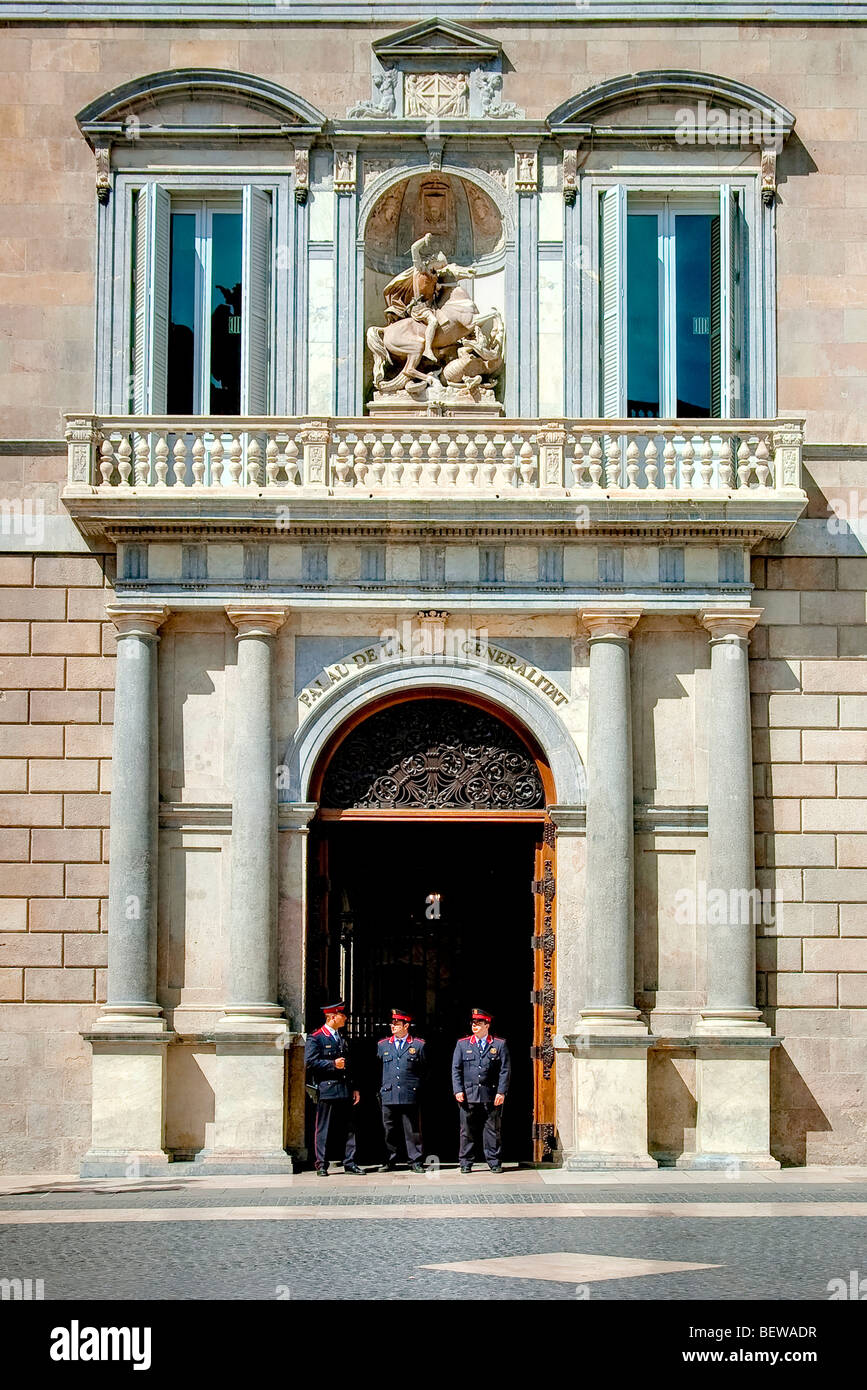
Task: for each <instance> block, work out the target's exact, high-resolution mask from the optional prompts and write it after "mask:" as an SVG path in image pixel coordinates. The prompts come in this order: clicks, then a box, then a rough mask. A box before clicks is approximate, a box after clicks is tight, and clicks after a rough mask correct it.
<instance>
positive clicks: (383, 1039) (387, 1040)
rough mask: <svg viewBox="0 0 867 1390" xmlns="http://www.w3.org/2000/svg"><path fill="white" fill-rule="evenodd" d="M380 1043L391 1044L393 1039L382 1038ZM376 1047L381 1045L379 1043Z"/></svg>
mask: <svg viewBox="0 0 867 1390" xmlns="http://www.w3.org/2000/svg"><path fill="white" fill-rule="evenodd" d="M379 1042H381V1043H384V1042H391V1038H380V1040H379ZM376 1045H377V1047H379V1043H377V1044H376Z"/></svg>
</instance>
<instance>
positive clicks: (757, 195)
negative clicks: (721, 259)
mask: <svg viewBox="0 0 867 1390" xmlns="http://www.w3.org/2000/svg"><path fill="white" fill-rule="evenodd" d="M614 189H618V190H622V193H621V194H619V195H618V196H619V197H621V198H622V202H623V207H624V217H625V215H626V212H625V209H626V206H627V202H628V198H629V194H630V193H632V194H642V195H646V196H647V198H648V200H651V199H653V198H657V199H659V200H662V199H664V198H666V197H668V198H671V199H675V200H676V199H678V198H683V200H684V203H685V204H688V203H689V202H690V201H692V202H693V204H695V202H696V200H697V199H700V198H704V199H706V200H708V202H710V201H715V202H716V204H717V205H718V206H722V204H723V201H724V200H723V194H722V190H724V189H729V190H732V191H736V192H737V194H738V201H739V207H740V218H741V222H742V231H743V241H744V245H743V254H742V262H741V267H740V285H739V291H738V292H739V294H740V297H741V309H740V312H741V317H742V321H743V325H744V328H743V342H742V344H741V345H740V352H741V361H740V373H739V376H740V383H741V384H740V391H741V399H740V405H739V409H738V412H737V414H736V415H734V414H732V413H730V412H729V410H728V408H727V407H726V408H724V410H723V413H722V414H721V415H720V416H719V417H711V418H719V419H732V418H745V419H767V418H771V417H773V416H774V415H775V414H776V279H775V256H774V234H775V225H776V222H775V210H774V207H773V205H765V203H764V202H763V200H762V197H761V172H760V170H759V169H758V168H756V169H753V168H750V169H747V170H742V169H739V170H737V171H736V172H735V171H732V172H731V173H728V172H726V171H724V170H720V171H719V172H714V173H705V172H701V173H699V172H695V171H693V172H687V171H684V172H682V173H680V172H678V173H675V172H673V171H667V172H663V173H658V172H650V171H648V172H641V171H636V172H629V173H627V172H625V171H624V172H620V173H619V172H618V171H617V170H616V169H615V170H610V171H605V172H595V171H588V172H586V173H584V174H583V175H582V178H581V190H580V191H581V198H580V209H577V210H578V211H579V216H580V240H581V245H582V246H583V247H586V248H587V251H586V253H583V254H582V255H581V256H580V257H579V258H578V266H579V268H578V269H577V270H576V275H577V277H578V280H579V290H578V294H579V306H580V307H579V315H578V324H579V332H580V385H579V388H578V390H577V392H576V393H575V395H574V396H573V399H575V403H576V407H577V408H576V412H575V413H576V414H578V415H579V416H580V417H582V418H585V419H598V418H605V416H604V412H603V409H602V382H603V365H602V354H603V346H604V345H603V341H602V332H601V329H602V289H603V287H602V247H601V229H600V222H601V218H600V209H601V199H602V196H603V194H605V193H606V192H608V191H610V190H614ZM623 226H624V239H623V240H624V244H623V246H622V248H621V252H622V253H623V252H625V221H624V224H623ZM723 235H724V229H723V227H722V225H721V237H722V236H723ZM624 263H625V261H624ZM725 356H726V358H727V359H728V364H729V365H728V366H724V367H723V369H722V370H723V374H724V380H728V379H729V378H730V376H731V360H730V357H729V354H725ZM625 387H626V383H625V380H623V381H622V382H621V383H620V399H621V401H622V402H623V410H622V412H618V413H616V414H615V413H613V412H608V418H625V400H626V397H625ZM576 397H577V399H576ZM669 418H670V417H669Z"/></svg>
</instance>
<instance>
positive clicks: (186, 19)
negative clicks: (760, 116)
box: [0, 0, 867, 26]
mask: <svg viewBox="0 0 867 1390" xmlns="http://www.w3.org/2000/svg"><path fill="white" fill-rule="evenodd" d="M436 11H437V14H438V16H439V18H440V19H444V20H452V21H461V20H467V21H469V22H470V23H471V24H475V23H478V20H479V5H478V3H467V0H438V4H437V6H436ZM430 13H431V10H430V5H429V4H427V3H422V2H421V0H406V3H404V4H403V5H402V6H401V8H400V19H401V21H403V22H406V23H412V22H413V21H416V20H424V19H428V18H429V17H430ZM483 17H484V23H485V24H486V25H490V24H503V23H506V24H521V25H527V24H538V25H540V26H541V25H551V24H553V23H558V24H563V23H568V24H574V25H581V26H586V25H589V24H611V23H617V24H636V25H642V24H647V23H648V21H653V22H655V23H658V22H661V21H667V22H670V23H676V24H685V23H705V24H708V23H710V24H712V25H719V24H743V23H747V24H763V25H770V24H776V23H780V24H805V23H816V24H851V25H856V24H859V23H863V22H864V20H865V18H867V4H864V3H858V0H855V3H852V4H839V3H834V0H778V3H776V4H774V3H771V4H761V3H756V0H717V3H716V4H715V5H714V6H713V10H712V12H709V10H708V6H707V5H706V4H705V3H702V0H687V3H678V0H643V3H636V0H633V2H632V3H628V0H585V2H584V3H583V4H582V5H581V7H580V8H579V7H578V6H577V5H576V4H575V0H548V3H545V4H542V3H540V2H539V0H489V3H487V4H486V5H485V7H484V16H483ZM14 20H21V21H25V22H27V23H28V24H32V23H34V22H36V21H42V22H47V23H52V24H57V23H62V22H64V21H70V20H72V21H79V22H88V23H90V22H93V21H94V20H107V21H108V20H110V21H113V22H115V23H117V22H122V23H136V24H141V23H147V22H150V23H158V24H202V23H205V24H208V25H209V26H212V25H215V24H237V23H239V22H240V23H245V24H251V23H255V22H256V21H259V22H266V23H268V24H271V25H276V24H295V25H301V24H339V25H347V24H353V25H383V24H386V25H391V24H393V23H394V22H395V12H394V9H393V7H392V6H391V5H389V4H387V3H381V4H366V3H359V0H345V2H344V3H341V0H331V3H325V4H321V3H319V0H293V2H292V4H291V6H290V5H286V4H285V3H281V0H266V3H258V4H257V3H247V4H245V3H242V2H241V0H180V2H179V0H149V3H144V2H143V0H91V3H79V0H31V2H30V3H27V0H25V2H24V3H16V0H6V3H4V4H2V5H0V21H3V22H4V23H7V24H8V23H10V22H12V21H14Z"/></svg>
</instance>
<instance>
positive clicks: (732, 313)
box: [719, 184, 747, 419]
mask: <svg viewBox="0 0 867 1390" xmlns="http://www.w3.org/2000/svg"><path fill="white" fill-rule="evenodd" d="M719 240H720V282H721V291H722V293H721V296H720V348H721V352H720V356H721V371H722V392H721V395H722V408H721V410H720V414H721V415H726V416H728V417H729V418H732V419H737V418H738V417H739V416H742V415H743V413H744V411H745V409H747V400H746V391H745V389H744V386H745V383H744V369H745V358H744V284H743V278H744V230H743V213H742V211H741V204H740V194H739V191H738V189H736V188H731V187H730V186H729V185H727V184H726V185H724V186H723V187H722V188H721V189H720V237H719Z"/></svg>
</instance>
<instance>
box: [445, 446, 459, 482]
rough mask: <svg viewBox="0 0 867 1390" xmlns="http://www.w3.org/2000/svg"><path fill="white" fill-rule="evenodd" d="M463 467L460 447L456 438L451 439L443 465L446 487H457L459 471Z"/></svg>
mask: <svg viewBox="0 0 867 1390" xmlns="http://www.w3.org/2000/svg"><path fill="white" fill-rule="evenodd" d="M460 468H461V456H460V449H459V447H458V443H457V440H456V439H451V440H449V444H448V447H447V449H446V461H445V465H444V467H443V477H444V479H445V484H446V487H455V485H456V484H457V481H458V473H459V472H460Z"/></svg>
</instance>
